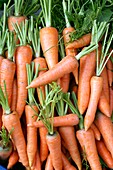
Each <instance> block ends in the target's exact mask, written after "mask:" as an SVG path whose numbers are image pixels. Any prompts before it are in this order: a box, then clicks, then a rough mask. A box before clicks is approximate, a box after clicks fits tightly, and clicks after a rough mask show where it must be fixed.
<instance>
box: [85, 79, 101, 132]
mask: <svg viewBox="0 0 113 170" xmlns="http://www.w3.org/2000/svg"><path fill="white" fill-rule="evenodd" d="M102 84H103V79H102V77H97V76H93V77H92V78H91V95H90V100H89V104H88V109H87V111H86V114H85V118H84V127H85V130H88V128H89V127H90V126H91V124H92V123H93V121H94V119H95V114H96V110H97V105H98V101H99V98H100V95H101V92H102Z"/></svg>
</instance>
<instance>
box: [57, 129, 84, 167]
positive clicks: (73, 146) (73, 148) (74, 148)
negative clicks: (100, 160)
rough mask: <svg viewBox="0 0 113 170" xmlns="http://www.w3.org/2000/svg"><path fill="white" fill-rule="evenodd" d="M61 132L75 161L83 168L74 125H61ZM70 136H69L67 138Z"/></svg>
mask: <svg viewBox="0 0 113 170" xmlns="http://www.w3.org/2000/svg"><path fill="white" fill-rule="evenodd" d="M59 133H60V136H61V138H62V139H63V140H64V142H65V144H66V146H67V150H68V151H69V153H70V155H71V157H72V159H73V161H74V162H75V164H76V165H77V167H78V169H79V170H81V169H82V162H81V158H80V153H79V150H78V145H77V140H76V137H75V131H74V127H73V126H61V127H59ZM67 136H68V138H67Z"/></svg>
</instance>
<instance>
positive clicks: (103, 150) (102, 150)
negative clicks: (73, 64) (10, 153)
mask: <svg viewBox="0 0 113 170" xmlns="http://www.w3.org/2000/svg"><path fill="white" fill-rule="evenodd" d="M96 146H97V151H98V153H99V155H100V156H101V158H102V159H103V161H104V162H105V163H106V165H107V166H108V168H111V169H113V157H112V156H111V153H110V152H109V151H108V149H107V147H106V145H105V143H104V141H103V140H100V141H96Z"/></svg>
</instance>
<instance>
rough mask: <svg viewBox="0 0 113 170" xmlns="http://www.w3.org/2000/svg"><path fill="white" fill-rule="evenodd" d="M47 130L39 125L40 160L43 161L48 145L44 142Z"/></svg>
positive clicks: (46, 154)
mask: <svg viewBox="0 0 113 170" xmlns="http://www.w3.org/2000/svg"><path fill="white" fill-rule="evenodd" d="M47 133H48V131H47V129H46V128H45V127H40V128H39V136H40V151H39V152H40V153H39V154H40V161H41V162H42V163H43V161H45V160H46V159H47V157H48V153H49V150H48V145H47V142H46V135H47Z"/></svg>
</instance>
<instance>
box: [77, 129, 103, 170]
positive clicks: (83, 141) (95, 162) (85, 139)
mask: <svg viewBox="0 0 113 170" xmlns="http://www.w3.org/2000/svg"><path fill="white" fill-rule="evenodd" d="M76 136H77V139H78V141H79V143H80V145H81V147H82V152H85V154H86V159H87V160H88V162H89V164H90V167H91V169H92V170H95V169H96V170H101V169H102V167H101V164H100V161H99V156H98V153H97V148H96V143H95V137H94V133H93V130H92V129H91V128H89V129H88V130H87V131H85V130H84V129H81V130H78V131H77V132H76Z"/></svg>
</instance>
